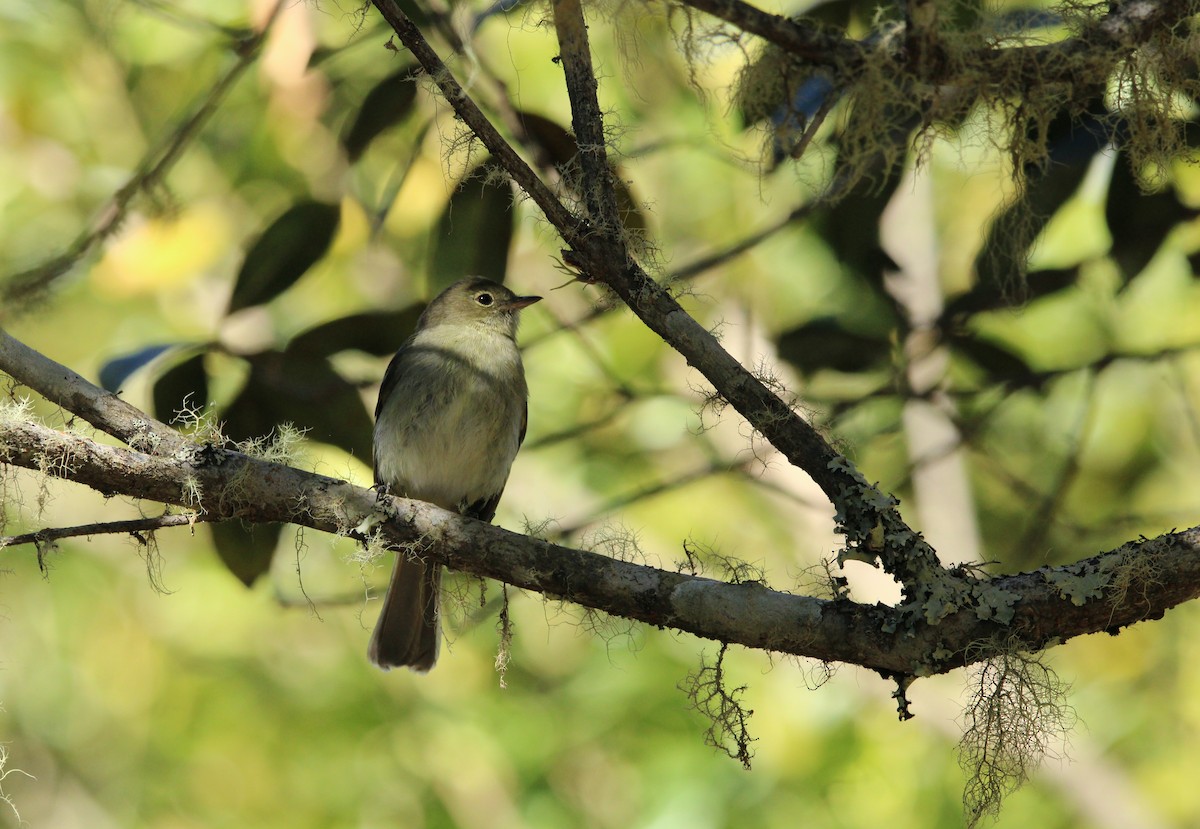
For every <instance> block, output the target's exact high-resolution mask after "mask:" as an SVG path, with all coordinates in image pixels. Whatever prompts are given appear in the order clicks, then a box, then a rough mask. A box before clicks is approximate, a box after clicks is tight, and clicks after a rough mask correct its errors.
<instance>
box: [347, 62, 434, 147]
mask: <svg viewBox="0 0 1200 829" xmlns="http://www.w3.org/2000/svg"><path fill="white" fill-rule="evenodd" d="M420 73H421V68H420V67H419V66H416V65H412V64H410V65H407V66H405V67H404V68H403V69H400V70H399V71H397V72H393V73H392V74H391V75H388V76H387V77H386V78H384V79H383V80H381V81H380V82H379V83H377V84H375V86H374V87H373V88H372V89H371V91H370V92H368V93H367V97H366V98H365V99H364V100H363V102H362V106H360V107H359V109H358V112H357V114H356V115H355V116H354V121H353V122H352V123H351V124H350V127H349V128H348V129H347V130H346V131H345V133H344V134H343V135H342V146H344V147H345V148H346V155H348V156H349V157H350V161H351V162H354V161H357V160H358V159H359V157H360V156H362V154H363V153H364V152H365V151H366V149H367V146H368V145H369V144H370V143H371V142H372V141H373V140H374V139H375V138H376V137H377V136H378V135H379V134H380V133H382V132H383V131H384V130H386V129H388V128H389V127H393V126H395V125H396V124H399V123H400V122H401V121H403V120H404V119H405V118H406V117H407V116H408V114H409V113H411V112H412V110H413V104H414V103H415V102H416V100H417V84H416V78H417V76H418V75H419V74H420Z"/></svg>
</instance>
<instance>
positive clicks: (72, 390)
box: [0, 328, 186, 454]
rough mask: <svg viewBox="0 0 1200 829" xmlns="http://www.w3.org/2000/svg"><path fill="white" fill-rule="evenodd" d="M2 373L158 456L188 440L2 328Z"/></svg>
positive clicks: (0, 361)
mask: <svg viewBox="0 0 1200 829" xmlns="http://www.w3.org/2000/svg"><path fill="white" fill-rule="evenodd" d="M0 371H3V372H4V373H5V374H7V375H9V376H10V377H12V378H13V379H14V380H16V381H17V382H19V383H21V384H22V385H25V386H28V387H29V388H31V389H35V390H36V391H37V392H38V393H39V394H40V395H42V397H44V398H46V399H47V400H49V401H50V402H51V403H54V404H56V405H58V406H61V407H62V408H63V409H65V410H66V411H68V412H70V413H71V414H72V415H75V416H77V417H82V418H83V419H84V420H86V421H87V422H88V423H90V424H92V425H93V426H95V427H96V428H97V429H99V430H100V431H102V432H105V433H106V434H109V435H112V436H113V437H115V438H117V439H119V440H122V441H124V442H125V443H127V444H129V445H130V446H132V447H134V448H136V449H141V450H143V451H146V452H150V453H153V454H170V453H171V452H173V451H175V450H177V449H179V448H180V447H182V446H183V445H184V444H185V443H186V440H185V439H184V438H183V436H182V435H180V434H179V433H178V432H176V431H175V430H174V429H172V428H171V427H170V426H167V425H166V424H165V423H161V422H159V421H158V420H155V419H154V418H152V417H151V416H150V415H148V414H146V413H145V412H143V411H141V410H140V409H138V408H136V407H134V406H131V405H129V404H128V403H126V402H125V401H124V400H122V399H121V398H119V397H117V396H116V395H115V394H112V393H110V392H106V391H104V390H103V389H99V388H97V387H96V386H94V385H93V384H91V383H89V382H88V381H87V380H85V379H84V378H83V377H80V376H79V375H78V374H76V373H75V372H74V371H72V370H71V369H69V368H67V367H66V366H64V365H62V364H60V363H56V362H55V361H54V360H51V359H50V358H49V357H47V356H45V355H44V354H42V353H40V352H38V351H35V350H34V349H32V348H30V347H29V346H27V345H25V344H24V343H22V342H21V341H20V340H17V339H15V338H13V337H12V336H11V335H10V334H9V333H8V332H7V331H5V330H4V329H3V328H0Z"/></svg>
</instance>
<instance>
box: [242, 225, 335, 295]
mask: <svg viewBox="0 0 1200 829" xmlns="http://www.w3.org/2000/svg"><path fill="white" fill-rule="evenodd" d="M340 215H341V209H340V208H339V206H338V205H336V204H324V203H321V202H315V201H308V202H300V203H299V204H295V205H293V206H292V207H290V208H288V210H287V212H285V213H284V214H283V215H282V216H280V217H279V218H278V219H276V220H275V221H274V222H273V223H272V224H271V226H270V227H268V228H267V229H266V230H265V231H264V232H263V234H262V236H260V237H259V238H258V241H256V242H255V243H254V244H253V245H252V246H251V248H250V251H249V252H248V253H247V254H246V261H245V262H243V263H242V268H241V270H240V271H238V275H237V281H236V282H235V283H234V286H233V295H232V296H231V297H230V299H229V312H230V313H232V312H234V311H240V310H241V309H243V308H250V307H252V306H255V305H262V304H264V303H266V302H270V301H271V300H272V299H274V298H275V297H277V296H279V295H280V294H281V293H283V292H284V291H286V290H287V289H288V288H290V287H291V286H292V285H294V284H295V283H296V280H298V279H299V278H300V277H301V276H303V275H304V273H305V271H307V270H308V269H309V268H311V267H312V266H313V265H314V264H315V263H316V262H317V261H319V260H320V259H321V257H323V256H324V255H325V252H326V251H327V250H329V245H330V244H331V243H332V242H333V237H334V234H335V233H336V232H337V227H338V220H339V218H340Z"/></svg>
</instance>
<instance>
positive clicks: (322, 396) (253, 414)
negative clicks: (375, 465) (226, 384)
mask: <svg viewBox="0 0 1200 829" xmlns="http://www.w3.org/2000/svg"><path fill="white" fill-rule="evenodd" d="M247 359H248V360H249V362H250V376H249V377H248V378H247V380H246V385H245V386H243V387H242V390H241V392H240V393H239V394H238V396H237V397H236V398H235V399H234V401H233V402H232V403H231V404H229V407H228V408H227V409H226V410H225V411H224V412H223V413H222V418H223V420H224V423H225V433H226V434H227V435H228V436H229V437H230V438H232V439H233V440H247V439H250V438H261V437H265V436H267V435H269V434H270V433H271V432H272V430H274V429H275V428H277V427H278V426H280V425H281V424H284V423H291V424H293V425H295V426H296V427H298V428H300V429H304V430H305V432H306V436H307V437H308V438H309V439H310V440H316V441H320V442H322V443H328V444H331V445H333V446H337V447H340V448H342V449H344V450H346V451H347V452H350V453H351V454H353V455H355V456H357V457H359V458H362V459H364V460H366V459H368V458H370V457H371V430H372V423H371V416H370V414H369V413H368V412H367V409H366V406H365V405H364V404H363V400H362V397H361V395H359V393H358V390H357V389H356V388H355V387H354V386H353V385H351V384H350V383H349V382H348V381H347V380H346V379H345V378H343V377H342V376H341V375H340V374H338V373H337V372H336V371H334V369H333V366H331V365H330V364H329V361H328V360H326V359H325V358H324V357H323V356H317V355H312V354H304V353H294V352H291V351H284V352H279V351H271V352H263V353H261V354H254V355H251V356H250V357H248V358H247Z"/></svg>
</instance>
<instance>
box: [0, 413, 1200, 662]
mask: <svg viewBox="0 0 1200 829" xmlns="http://www.w3.org/2000/svg"><path fill="white" fill-rule="evenodd" d="M0 462H3V463H7V464H11V465H15V466H20V467H25V468H28V469H35V470H39V471H41V472H43V473H46V474H50V475H53V476H56V477H60V478H64V479H67V480H71V481H75V482H77V483H81V484H84V485H85V486H89V487H91V488H93V489H95V490H97V491H98V492H101V493H103V494H105V495H126V496H131V497H135V498H142V499H149V500H154V501H159V502H161V503H167V504H175V505H178V506H181V507H186V508H188V509H192V510H198V511H201V512H202V513H203V514H204V517H205V518H206V519H207V520H224V519H233V518H238V519H241V520H244V521H249V522H291V523H295V524H298V525H300V526H304V527H310V528H312V529H316V530H321V531H324V532H330V533H337V534H341V535H350V536H354V537H361V532H360V530H359V528H365V527H368V526H371V527H372V529H371V531H372V532H377V533H379V536H380V538H381V539H382V540H383V541H385V542H386V543H387V545H388V546H391V547H395V548H398V549H401V550H403V551H404V552H405V553H406V554H415V555H422V556H427V557H429V558H430V559H432V560H435V561H440V562H443V563H445V564H447V565H448V566H450V567H452V568H454V569H456V570H461V571H464V572H469V573H473V574H475V575H479V576H486V577H489V578H495V579H499V580H501V581H504V582H507V583H509V584H513V585H516V586H518V587H521V588H524V589H527V590H533V591H537V592H540V593H544V594H546V595H547V596H552V597H559V598H562V599H565V600H567V601H571V602H575V603H577V604H580V605H583V606H585V607H590V608H595V609H598V610H603V611H605V612H607V613H610V614H612V615H615V616H621V617H624V618H628V619H634V620H637V621H641V622H646V623H648V624H652V625H656V626H662V627H671V628H676V629H678V630H682V631H686V632H689V633H693V634H696V635H697V636H701V637H705V638H710V639H715V640H718V641H721V642H730V643H736V644H741V645H745V646H747V647H752V648H761V649H764V650H770V651H778V652H782V653H788V654H794V655H797V656H806V657H811V658H813V659H819V660H825V661H833V662H848V663H851V664H856V665H861V666H863V667H867V668H871V669H873V670H876V671H879V672H881V673H884V674H888V675H926V674H931V673H940V672H945V671H948V670H951V669H953V668H955V667H958V666H960V665H963V664H966V662H967V661H968V660H971V659H979V658H984V656H985V655H986V654H987V653H988V651H987V650H986V649H983V648H979V647H978V643H979V642H981V641H987V640H993V639H997V638H1002V639H1004V641H1006V642H1007V643H1008V645H1009V646H1011V645H1012V644H1013V642H1014V640H1015V642H1017V643H1020V644H1023V645H1024V646H1025V647H1028V648H1030V649H1036V648H1040V647H1043V646H1045V645H1046V644H1047V643H1049V642H1058V641H1065V640H1066V639H1069V638H1071V637H1073V636H1077V635H1080V634H1084V633H1093V632H1097V631H1114V630H1116V629H1117V628H1119V627H1122V626H1124V625H1129V624H1133V623H1135V622H1138V621H1142V620H1144V619H1153V618H1158V617H1160V616H1161V615H1162V614H1163V613H1164V612H1165V611H1166V610H1167V609H1169V608H1171V607H1173V606H1175V605H1177V604H1179V603H1181V602H1184V601H1188V600H1190V599H1194V598H1196V597H1197V596H1198V595H1200V528H1194V529H1191V530H1187V531H1185V532H1182V533H1171V534H1168V535H1164V536H1161V537H1159V538H1156V539H1153V540H1149V541H1139V542H1132V543H1130V544H1127V545H1125V546H1124V547H1121V548H1119V549H1117V550H1114V551H1111V552H1108V553H1103V554H1101V555H1098V556H1094V557H1093V558H1090V559H1087V560H1085V561H1082V562H1078V563H1076V564H1073V565H1068V566H1067V567H1060V568H1055V569H1050V568H1042V569H1041V570H1038V571H1036V572H1033V573H1025V574H1021V575H1016V576H1006V577H1002V578H996V579H992V580H990V581H982V580H975V579H971V582H972V584H973V585H974V586H975V588H976V592H977V600H976V603H975V604H974V605H963V606H961V607H957V608H955V609H954V610H953V612H951V613H949V614H948V615H946V616H945V617H944V618H942V619H941V621H940V623H938V624H930V623H927V622H923V621H918V622H917V623H915V624H913V623H912V619H911V618H910V617H909V616H908V614H906V613H904V612H903V611H902V610H898V609H896V608H889V607H883V606H878V605H875V606H868V605H860V604H857V603H855V602H851V601H848V600H838V601H824V600H820V599H815V598H811V597H806V596H796V595H791V594H787V593H781V592H778V591H775V590H771V589H769V588H767V587H764V586H762V585H761V584H758V583H746V584H726V583H723V582H719V581H714V580H712V579H707V578H701V577H697V576H691V575H687V574H683V573H677V572H671V571H666V570H659V569H656V568H653V567H648V566H645V565H640V564H633V563H630V562H624V561H617V560H615V559H611V558H608V557H606V556H602V555H598V554H596V553H591V552H587V551H584V550H574V549H571V548H568V547H560V546H557V545H554V544H550V543H548V542H545V541H541V540H538V539H533V538H527V537H525V536H521V535H517V534H515V533H511V532H508V531H506V530H503V529H501V528H499V527H495V526H492V525H490V524H483V523H481V522H478V521H473V520H470V519H467V518H464V517H462V516H459V515H457V514H455V513H451V512H446V511H445V510H441V509H439V508H437V507H434V506H433V505H431V504H425V503H422V502H419V501H409V500H405V499H392V498H381V497H380V496H378V495H377V494H376V493H375V492H374V491H372V490H368V489H363V488H361V487H356V486H352V485H351V484H348V483H345V482H344V481H338V480H335V479H332V478H327V477H325V476H322V475H316V474H313V473H309V472H303V471H301V470H298V469H293V468H291V467H286V466H280V465H278V464H272V463H267V462H265V461H261V460H257V459H254V458H251V457H248V456H246V455H243V454H241V453H239V452H234V451H230V450H226V449H220V448H216V447H212V446H199V445H196V446H194V447H193V451H192V452H191V454H190V456H189V457H181V456H178V455H177V456H175V457H170V458H167V457H157V456H153V455H147V454H143V453H141V452H137V451H135V450H132V449H125V448H121V447H114V446H106V445H102V444H98V443H95V442H94V441H91V440H89V439H87V438H84V437H81V436H79V435H75V434H71V433H65V432H58V431H55V430H52V429H49V428H46V427H44V426H39V425H36V424H32V423H22V422H5V423H3V424H2V425H0ZM989 601H990V602H991V604H986V603H985V602H989ZM1006 603H1010V604H1007V605H1006ZM1009 612H1011V618H1008V617H1009Z"/></svg>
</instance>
